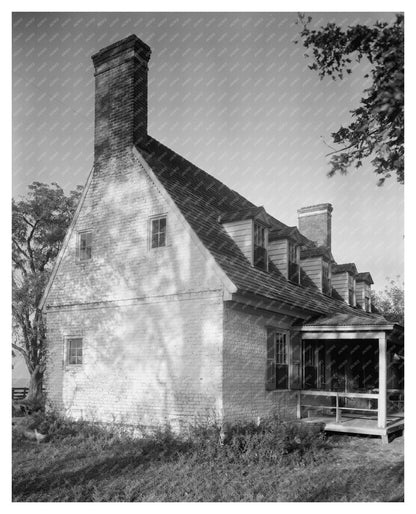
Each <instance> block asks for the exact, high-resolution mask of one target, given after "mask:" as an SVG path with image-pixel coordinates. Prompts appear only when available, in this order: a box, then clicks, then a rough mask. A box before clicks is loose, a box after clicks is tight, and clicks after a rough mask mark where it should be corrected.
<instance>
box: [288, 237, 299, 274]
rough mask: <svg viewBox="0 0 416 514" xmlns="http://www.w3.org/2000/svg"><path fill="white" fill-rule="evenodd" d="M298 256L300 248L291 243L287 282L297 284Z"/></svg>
mask: <svg viewBox="0 0 416 514" xmlns="http://www.w3.org/2000/svg"><path fill="white" fill-rule="evenodd" d="M299 256H300V247H299V246H298V245H296V244H294V243H292V242H290V243H289V280H290V281H291V282H293V283H295V284H299Z"/></svg>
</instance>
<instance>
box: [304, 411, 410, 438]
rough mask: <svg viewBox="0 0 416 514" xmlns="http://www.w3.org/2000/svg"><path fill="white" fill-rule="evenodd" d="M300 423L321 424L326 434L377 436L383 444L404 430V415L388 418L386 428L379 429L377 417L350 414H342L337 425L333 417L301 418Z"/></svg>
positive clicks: (398, 414)
mask: <svg viewBox="0 0 416 514" xmlns="http://www.w3.org/2000/svg"><path fill="white" fill-rule="evenodd" d="M301 421H302V422H304V423H320V424H322V423H323V424H324V430H325V431H327V432H342V433H346V434H365V435H378V436H381V437H382V439H383V441H385V442H387V441H388V436H389V435H390V434H393V433H394V432H399V431H402V430H403V429H404V415H403V414H402V413H397V414H394V415H390V416H388V417H387V425H386V428H379V427H378V426H377V417H375V416H374V417H373V416H357V415H352V414H351V415H350V414H343V416H342V418H341V420H340V421H339V422H338V423H337V422H336V421H335V417H334V416H311V417H308V418H302V419H301Z"/></svg>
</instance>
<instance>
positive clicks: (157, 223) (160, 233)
mask: <svg viewBox="0 0 416 514" xmlns="http://www.w3.org/2000/svg"><path fill="white" fill-rule="evenodd" d="M150 230H151V236H150V237H151V244H150V247H151V248H159V247H161V246H166V216H162V217H160V218H154V219H152V220H151V228H150Z"/></svg>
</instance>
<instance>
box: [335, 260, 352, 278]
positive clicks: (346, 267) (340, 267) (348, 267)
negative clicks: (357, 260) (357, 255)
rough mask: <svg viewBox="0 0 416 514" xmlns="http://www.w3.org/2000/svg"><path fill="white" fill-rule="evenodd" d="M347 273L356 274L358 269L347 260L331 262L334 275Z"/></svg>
mask: <svg viewBox="0 0 416 514" xmlns="http://www.w3.org/2000/svg"><path fill="white" fill-rule="evenodd" d="M345 272H347V273H349V274H350V275H352V276H354V277H355V276H356V275H357V273H358V271H357V268H356V266H355V264H354V263H353V262H348V263H346V264H333V265H332V274H333V275H336V274H337V273H345Z"/></svg>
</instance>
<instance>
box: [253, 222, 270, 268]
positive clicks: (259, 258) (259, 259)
mask: <svg viewBox="0 0 416 514" xmlns="http://www.w3.org/2000/svg"><path fill="white" fill-rule="evenodd" d="M266 230H267V229H266V228H265V227H263V225H260V223H256V222H255V223H254V233H253V264H254V266H255V267H256V268H260V269H262V270H265V271H267V246H266V237H267V236H266Z"/></svg>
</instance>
